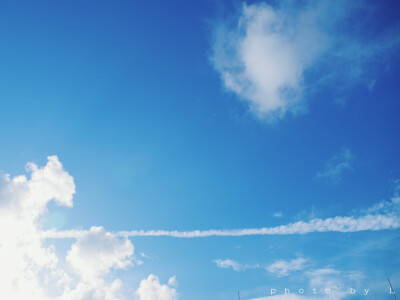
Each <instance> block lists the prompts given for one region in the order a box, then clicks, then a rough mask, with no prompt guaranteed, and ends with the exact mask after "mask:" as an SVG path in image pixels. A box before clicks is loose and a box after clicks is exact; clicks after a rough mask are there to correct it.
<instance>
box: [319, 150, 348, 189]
mask: <svg viewBox="0 0 400 300" xmlns="http://www.w3.org/2000/svg"><path fill="white" fill-rule="evenodd" d="M353 160H354V155H353V154H352V153H351V151H350V149H348V148H343V149H342V150H341V151H340V152H339V153H338V154H335V155H334V156H333V157H332V158H331V159H330V160H329V161H328V163H327V164H326V166H325V169H324V171H322V172H318V173H317V175H316V178H318V179H327V180H329V181H330V182H333V183H338V182H339V181H341V179H342V174H343V172H344V171H346V170H352V169H353V166H352V164H353Z"/></svg>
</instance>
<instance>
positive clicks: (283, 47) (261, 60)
mask: <svg viewBox="0 0 400 300" xmlns="http://www.w3.org/2000/svg"><path fill="white" fill-rule="evenodd" d="M360 10H363V7H362V5H358V6H357V5H355V4H353V5H352V4H351V3H349V2H346V1H318V2H305V3H304V2H301V3H299V2H293V1H279V2H276V5H270V4H266V3H258V4H252V5H247V4H244V5H243V6H242V9H241V11H240V13H239V16H238V17H237V18H235V19H234V22H229V21H231V19H229V20H226V21H224V22H220V23H218V24H217V25H216V26H215V30H214V39H213V44H212V49H213V53H212V56H211V61H212V63H213V65H214V67H215V69H216V70H217V71H218V73H219V74H220V76H221V79H222V82H223V84H224V86H225V88H226V89H227V90H228V91H231V92H233V93H235V94H236V95H238V96H239V97H240V98H241V99H243V100H244V101H245V102H246V103H247V104H248V105H249V107H250V110H251V111H252V112H253V113H254V114H255V115H256V116H257V117H259V118H260V119H264V120H267V121H276V120H278V119H281V118H283V117H284V116H285V115H286V114H287V113H288V112H291V113H293V114H296V113H298V112H302V111H305V110H306V109H307V103H306V96H307V95H308V94H311V93H313V92H314V91H315V90H318V89H320V88H321V87H323V86H326V85H328V84H330V83H332V82H334V81H335V80H339V81H340V82H341V84H340V86H345V85H346V86H351V85H352V84H354V83H355V82H359V81H366V82H367V85H368V86H369V87H372V86H373V83H374V81H375V80H376V78H370V76H369V74H371V73H374V72H371V68H372V67H371V66H372V65H373V63H375V68H379V66H378V65H377V64H376V62H382V61H383V60H387V58H385V57H388V56H390V54H391V53H393V52H394V50H395V49H397V48H398V46H399V44H400V39H399V38H398V34H397V35H396V34H393V33H388V34H384V35H383V36H379V37H377V38H373V39H371V38H369V39H362V38H361V36H362V34H361V33H360V32H352V31H351V30H348V31H345V30H343V28H344V27H345V26H346V24H350V23H349V22H348V20H346V17H347V16H349V15H351V14H352V13H355V12H358V13H359V11H360ZM365 15H366V14H363V16H365ZM346 22H347V23H346ZM353 22H354V19H353ZM339 25H340V26H339ZM351 25H353V24H351ZM359 25H360V24H359ZM349 26H350V25H349ZM359 27H362V26H361V25H360V26H359ZM351 28H353V27H351ZM368 36H369V37H370V34H369V35H368ZM371 40H372V42H371ZM367 71H369V72H367ZM375 73H376V72H375ZM375 76H376V75H375Z"/></svg>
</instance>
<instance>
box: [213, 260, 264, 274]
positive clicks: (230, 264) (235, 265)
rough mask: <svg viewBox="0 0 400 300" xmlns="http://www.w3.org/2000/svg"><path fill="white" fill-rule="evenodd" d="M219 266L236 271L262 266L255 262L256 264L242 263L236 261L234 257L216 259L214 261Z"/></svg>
mask: <svg viewBox="0 0 400 300" xmlns="http://www.w3.org/2000/svg"><path fill="white" fill-rule="evenodd" d="M213 262H214V263H215V264H216V265H217V267H218V268H221V269H229V268H232V269H233V270H234V271H245V270H247V269H258V268H261V266H260V265H259V264H254V265H248V264H241V263H239V262H237V261H234V260H232V259H229V258H227V259H215V260H214V261H213Z"/></svg>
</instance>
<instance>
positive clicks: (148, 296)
mask: <svg viewBox="0 0 400 300" xmlns="http://www.w3.org/2000/svg"><path fill="white" fill-rule="evenodd" d="M176 285H177V281H176V278H175V277H171V278H170V279H169V280H168V285H166V284H160V280H159V279H158V277H157V276H155V275H153V274H150V275H149V277H147V279H143V280H142V281H141V282H140V286H139V288H138V289H137V291H136V295H137V296H138V297H139V300H176V299H178V294H177V292H176V289H175V288H174V287H176Z"/></svg>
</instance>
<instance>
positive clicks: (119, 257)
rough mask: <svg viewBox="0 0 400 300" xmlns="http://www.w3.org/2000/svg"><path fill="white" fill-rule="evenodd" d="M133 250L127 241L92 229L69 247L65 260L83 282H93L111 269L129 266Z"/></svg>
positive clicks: (95, 228)
mask: <svg viewBox="0 0 400 300" xmlns="http://www.w3.org/2000/svg"><path fill="white" fill-rule="evenodd" d="M133 250H134V247H133V245H132V243H131V242H130V241H129V240H128V239H119V238H117V237H115V236H114V235H112V234H111V233H109V232H106V231H105V230H104V228H102V227H92V228H91V229H90V230H89V232H88V233H87V234H86V235H84V236H83V237H79V238H78V240H77V241H76V243H74V244H73V245H72V246H71V249H70V250H69V251H68V254H67V258H66V259H67V261H68V262H69V263H70V264H71V265H72V267H73V268H74V269H75V270H76V271H77V273H78V274H79V275H80V276H81V277H82V279H83V280H93V279H96V278H98V277H99V276H102V275H104V274H107V273H108V272H109V271H110V269H111V268H117V269H124V268H125V267H127V266H129V265H131V264H132V262H131V260H130V257H131V256H132V255H133Z"/></svg>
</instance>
